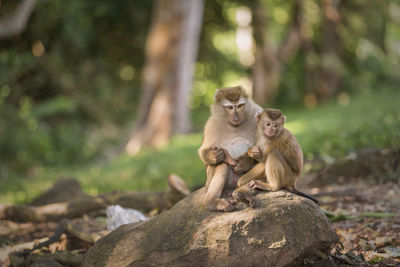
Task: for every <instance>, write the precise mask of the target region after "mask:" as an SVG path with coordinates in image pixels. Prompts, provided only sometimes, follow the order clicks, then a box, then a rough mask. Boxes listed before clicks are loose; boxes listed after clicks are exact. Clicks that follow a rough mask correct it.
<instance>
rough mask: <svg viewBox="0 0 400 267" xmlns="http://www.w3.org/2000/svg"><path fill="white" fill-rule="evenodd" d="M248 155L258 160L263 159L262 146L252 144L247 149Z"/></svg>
mask: <svg viewBox="0 0 400 267" xmlns="http://www.w3.org/2000/svg"><path fill="white" fill-rule="evenodd" d="M247 155H248V156H249V157H250V158H252V159H255V160H257V161H261V159H262V152H261V149H260V147H258V146H252V147H250V148H249V149H248V150H247Z"/></svg>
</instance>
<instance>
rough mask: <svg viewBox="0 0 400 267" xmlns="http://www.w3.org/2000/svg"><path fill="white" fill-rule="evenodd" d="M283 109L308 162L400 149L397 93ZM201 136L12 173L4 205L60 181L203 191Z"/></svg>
mask: <svg viewBox="0 0 400 267" xmlns="http://www.w3.org/2000/svg"><path fill="white" fill-rule="evenodd" d="M282 110H283V112H284V113H286V115H287V117H288V121H287V127H288V128H289V129H290V130H291V131H292V132H293V133H294V134H295V136H296V137H297V139H298V140H299V142H300V144H301V146H302V148H303V151H304V154H305V155H306V157H307V158H308V159H311V158H313V157H319V156H333V157H336V156H342V155H346V154H347V153H351V152H354V151H356V150H359V149H363V148H378V147H393V146H399V145H400V91H399V90H393V89H385V88H383V89H382V88H381V89H380V90H379V92H378V91H377V92H364V93H363V94H362V95H358V96H356V97H351V98H350V103H349V105H347V106H341V105H339V104H338V103H337V102H336V101H332V102H330V103H327V104H324V105H321V106H319V107H317V108H315V109H308V110H307V109H301V110H292V109H287V108H282ZM201 136H202V134H201V133H197V134H191V135H188V136H178V137H175V138H173V140H172V141H171V143H170V144H169V145H168V146H167V147H165V148H163V149H159V150H155V149H145V150H144V151H142V152H140V153H139V154H138V155H137V156H135V157H129V156H126V155H121V156H119V157H117V158H114V159H113V160H111V161H110V162H107V163H103V164H90V165H85V166H64V167H37V168H36V169H33V171H32V173H31V174H29V175H25V176H21V175H16V174H9V175H7V176H6V177H3V178H1V179H0V202H11V203H21V202H27V201H29V200H31V199H32V198H34V197H35V196H37V195H38V194H40V193H41V192H43V191H44V190H45V189H47V188H49V187H50V186H51V185H52V184H53V183H54V182H55V181H56V180H57V179H58V178H59V177H76V178H77V179H78V180H79V181H80V182H81V184H82V186H83V188H84V190H85V191H86V192H88V193H89V194H98V193H103V192H110V191H113V190H165V189H166V188H167V177H168V175H169V174H170V173H176V174H178V175H180V176H182V177H183V178H184V179H185V180H186V182H187V183H188V185H189V186H190V187H195V186H199V185H202V184H204V182H205V169H204V166H203V164H202V162H201V161H200V159H199V158H198V155H197V149H198V148H199V147H200V143H201ZM3 176H4V175H3Z"/></svg>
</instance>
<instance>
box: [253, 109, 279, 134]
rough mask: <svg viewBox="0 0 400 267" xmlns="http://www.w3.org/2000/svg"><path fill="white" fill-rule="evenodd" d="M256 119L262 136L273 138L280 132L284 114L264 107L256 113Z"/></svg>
mask: <svg viewBox="0 0 400 267" xmlns="http://www.w3.org/2000/svg"><path fill="white" fill-rule="evenodd" d="M268 113H270V114H271V116H269V115H268ZM257 120H258V127H260V129H262V132H263V134H264V136H265V137H266V138H268V139H274V138H276V137H278V136H279V135H280V134H281V132H282V129H283V124H284V123H285V116H283V114H282V113H281V112H280V111H278V110H272V109H265V110H263V111H262V112H261V113H260V114H258V115H257Z"/></svg>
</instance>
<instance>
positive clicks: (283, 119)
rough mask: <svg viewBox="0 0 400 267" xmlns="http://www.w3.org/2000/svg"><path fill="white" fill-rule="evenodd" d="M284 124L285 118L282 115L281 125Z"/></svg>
mask: <svg viewBox="0 0 400 267" xmlns="http://www.w3.org/2000/svg"><path fill="white" fill-rule="evenodd" d="M285 122H286V116H285V115H283V116H282V124H284V123H285Z"/></svg>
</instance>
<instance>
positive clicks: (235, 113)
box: [222, 99, 246, 127]
mask: <svg viewBox="0 0 400 267" xmlns="http://www.w3.org/2000/svg"><path fill="white" fill-rule="evenodd" d="M222 107H223V108H224V111H225V112H226V114H227V118H228V121H229V124H230V125H232V126H233V127H239V126H240V125H241V124H242V123H243V121H244V119H245V114H244V113H245V112H244V111H245V108H246V101H245V100H244V99H240V100H239V101H237V102H231V101H226V102H225V103H223V104H222Z"/></svg>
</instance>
